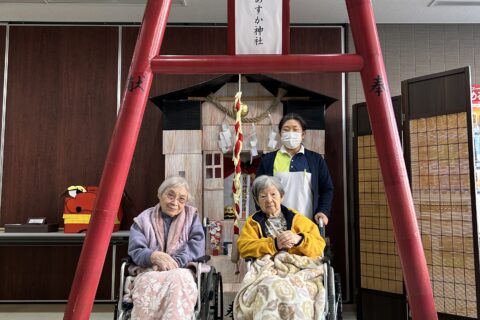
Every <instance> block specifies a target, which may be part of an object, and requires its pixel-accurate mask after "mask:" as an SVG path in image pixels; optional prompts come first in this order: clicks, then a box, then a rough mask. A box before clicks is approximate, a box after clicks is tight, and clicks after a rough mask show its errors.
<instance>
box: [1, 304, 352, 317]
mask: <svg viewBox="0 0 480 320" xmlns="http://www.w3.org/2000/svg"><path fill="white" fill-rule="evenodd" d="M113 308H114V306H113V305H111V304H96V305H95V306H94V307H93V312H92V315H91V317H90V319H91V320H112V319H113ZM64 309H65V305H64V304H0V319H2V320H61V319H63V311H64ZM343 319H344V320H355V319H357V318H356V316H355V306H354V305H344V312H343Z"/></svg>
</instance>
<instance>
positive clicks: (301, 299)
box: [234, 252, 325, 320]
mask: <svg viewBox="0 0 480 320" xmlns="http://www.w3.org/2000/svg"><path fill="white" fill-rule="evenodd" d="M324 309H325V289H324V287H323V265H322V262H321V258H316V259H312V258H308V257H304V256H298V255H294V254H289V253H287V252H280V253H278V254H276V255H275V256H273V257H272V256H270V255H266V256H264V257H262V258H260V259H257V260H256V261H255V262H254V263H253V264H252V268H251V269H250V271H249V272H247V274H246V275H245V278H244V279H243V282H242V286H241V288H240V291H239V292H238V294H237V296H236V297H235V301H234V318H235V319H236V320H242V319H245V320H246V319H259V320H260V319H261V320H269V319H285V320H290V319H315V320H319V319H323V318H324V312H323V311H324Z"/></svg>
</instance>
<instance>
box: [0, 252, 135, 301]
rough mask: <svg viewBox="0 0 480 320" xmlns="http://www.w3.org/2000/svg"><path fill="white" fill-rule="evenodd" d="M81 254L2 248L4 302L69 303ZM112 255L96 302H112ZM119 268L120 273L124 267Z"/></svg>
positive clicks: (0, 294) (0, 267)
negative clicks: (56, 301)
mask: <svg viewBox="0 0 480 320" xmlns="http://www.w3.org/2000/svg"><path fill="white" fill-rule="evenodd" d="M122 247H126V245H125V246H122ZM80 251H81V246H53V247H52V246H33V247H32V246H9V247H0V257H2V263H1V264H0V274H1V275H3V276H2V277H1V282H2V289H1V290H0V300H15V299H18V300H66V299H68V294H69V292H70V285H71V284H72V282H73V277H74V274H75V270H76V267H77V261H78V259H79V257H80ZM123 251H124V252H125V250H124V249H123ZM111 254H112V252H111V249H109V251H108V253H107V256H106V258H105V265H104V266H103V272H102V275H101V278H100V284H99V287H98V291H97V295H96V299H110V295H111V285H110V283H111V269H112V263H111V261H112V260H111V259H112V256H111ZM4 257H8V259H4ZM117 266H118V267H117V272H118V269H119V266H120V264H119V263H117ZM5 275H6V276H5ZM115 290H116V289H115ZM115 292H116V291H115Z"/></svg>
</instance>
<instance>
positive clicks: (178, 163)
mask: <svg viewBox="0 0 480 320" xmlns="http://www.w3.org/2000/svg"><path fill="white" fill-rule="evenodd" d="M202 170H203V168H202V154H201V153H199V154H167V155H165V177H166V178H167V177H171V176H175V175H177V176H178V175H182V176H184V177H185V179H187V181H188V183H189V185H190V194H191V195H192V196H193V199H191V200H192V201H191V203H190V204H191V205H193V206H195V207H196V208H197V209H198V211H199V212H200V213H201V212H202V201H203V200H202V199H203V197H202V194H203V193H202V185H203V184H202ZM157 189H158V188H157ZM155 191H156V190H155ZM157 202H158V201H157Z"/></svg>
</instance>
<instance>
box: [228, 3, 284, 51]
mask: <svg viewBox="0 0 480 320" xmlns="http://www.w3.org/2000/svg"><path fill="white" fill-rule="evenodd" d="M235 13H236V14H235V52H236V54H282V0H237V1H235Z"/></svg>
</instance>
